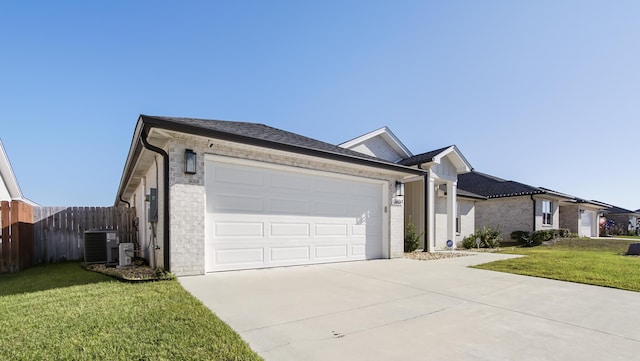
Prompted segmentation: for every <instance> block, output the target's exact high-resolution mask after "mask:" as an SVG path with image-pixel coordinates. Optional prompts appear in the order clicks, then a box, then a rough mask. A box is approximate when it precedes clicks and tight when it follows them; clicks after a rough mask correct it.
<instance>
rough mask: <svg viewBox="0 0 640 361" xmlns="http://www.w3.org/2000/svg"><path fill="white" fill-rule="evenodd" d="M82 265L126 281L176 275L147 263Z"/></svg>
mask: <svg viewBox="0 0 640 361" xmlns="http://www.w3.org/2000/svg"><path fill="white" fill-rule="evenodd" d="M82 267H83V268H84V269H86V270H88V271H93V272H98V273H102V274H105V275H107V276H111V277H113V278H115V279H117V280H119V281H125V282H152V281H162V280H172V279H175V276H174V275H172V274H171V273H169V272H165V271H164V270H162V269H160V268H156V269H153V268H151V267H149V266H147V265H145V264H133V265H131V266H127V267H113V266H107V265H106V264H86V263H83V264H82Z"/></svg>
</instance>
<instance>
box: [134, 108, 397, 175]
mask: <svg viewBox="0 0 640 361" xmlns="http://www.w3.org/2000/svg"><path fill="white" fill-rule="evenodd" d="M140 117H141V118H142V119H143V120H145V121H150V122H153V121H154V120H160V121H162V122H168V123H173V124H177V125H179V124H183V125H187V126H190V127H195V128H199V129H202V130H209V131H214V132H218V133H225V134H231V135H235V136H239V137H244V138H248V139H257V140H262V141H267V142H272V143H278V144H284V145H289V146H294V147H299V148H305V149H313V150H319V151H323V152H329V153H335V154H341V155H345V156H349V157H355V158H361V159H369V160H375V161H378V162H382V163H389V164H394V163H391V162H388V161H386V160H384V159H380V158H376V157H372V156H369V155H366V154H363V153H360V152H356V151H352V150H349V149H345V148H342V147H338V146H336V145H333V144H330V143H326V142H322V141H319V140H316V139H313V138H309V137H305V136H303V135H300V134H296V133H292V132H288V131H286V130H281V129H277V128H273V127H270V126H268V125H264V124H259V123H249V122H236V121H228V120H213V119H198V118H182V117H166V116H149V115H141V116H140Z"/></svg>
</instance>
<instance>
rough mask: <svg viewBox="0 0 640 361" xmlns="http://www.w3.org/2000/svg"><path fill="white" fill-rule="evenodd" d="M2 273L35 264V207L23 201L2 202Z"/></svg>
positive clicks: (0, 268) (0, 206) (0, 209)
mask: <svg viewBox="0 0 640 361" xmlns="http://www.w3.org/2000/svg"><path fill="white" fill-rule="evenodd" d="M0 225H1V226H2V234H1V238H0V240H1V242H2V244H0V273H7V272H17V271H20V270H23V269H25V268H27V267H30V266H32V265H33V245H34V243H33V207H32V206H30V205H29V204H27V203H24V202H21V201H11V202H8V201H2V202H0Z"/></svg>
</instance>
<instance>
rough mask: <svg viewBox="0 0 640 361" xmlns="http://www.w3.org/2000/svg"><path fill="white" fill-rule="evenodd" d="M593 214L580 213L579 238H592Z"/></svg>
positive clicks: (587, 212)
mask: <svg viewBox="0 0 640 361" xmlns="http://www.w3.org/2000/svg"><path fill="white" fill-rule="evenodd" d="M594 218H595V213H594V212H589V211H583V212H581V213H580V236H582V237H593V236H594V234H593V224H594V223H595V222H594Z"/></svg>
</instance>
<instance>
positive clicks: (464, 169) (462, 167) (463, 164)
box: [433, 145, 473, 174]
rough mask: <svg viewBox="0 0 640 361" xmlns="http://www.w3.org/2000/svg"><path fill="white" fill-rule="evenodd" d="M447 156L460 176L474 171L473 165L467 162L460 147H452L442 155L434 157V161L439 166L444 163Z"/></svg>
mask: <svg viewBox="0 0 640 361" xmlns="http://www.w3.org/2000/svg"><path fill="white" fill-rule="evenodd" d="M447 156H448V157H449V160H451V163H453V164H454V165H455V166H456V170H457V171H458V174H461V173H468V172H471V171H472V170H473V167H472V166H471V164H470V163H469V162H468V161H467V159H466V158H465V157H464V156H463V155H462V153H461V152H460V150H459V149H458V147H456V146H455V145H452V146H450V147H449V148H447V149H445V150H443V151H442V152H441V153H440V154H438V155H436V156H435V157H433V160H434V161H435V162H436V163H438V164H439V163H440V162H441V161H442V158H444V157H447Z"/></svg>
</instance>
